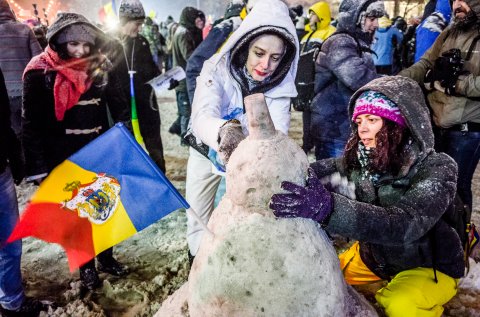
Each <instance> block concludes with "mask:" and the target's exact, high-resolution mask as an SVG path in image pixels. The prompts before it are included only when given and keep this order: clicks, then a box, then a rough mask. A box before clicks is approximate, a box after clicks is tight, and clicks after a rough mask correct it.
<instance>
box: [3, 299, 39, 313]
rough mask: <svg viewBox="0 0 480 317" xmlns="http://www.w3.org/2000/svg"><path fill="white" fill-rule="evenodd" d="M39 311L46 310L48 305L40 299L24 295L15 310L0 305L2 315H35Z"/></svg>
mask: <svg viewBox="0 0 480 317" xmlns="http://www.w3.org/2000/svg"><path fill="white" fill-rule="evenodd" d="M41 311H45V312H46V311H48V305H46V304H43V303H42V302H41V301H39V300H36V299H33V298H30V297H26V298H25V300H24V301H23V303H22V306H20V308H18V309H17V310H9V309H5V308H3V307H1V306H0V313H1V314H0V316H4V317H17V316H19V317H37V316H38V315H39V314H40V312H41Z"/></svg>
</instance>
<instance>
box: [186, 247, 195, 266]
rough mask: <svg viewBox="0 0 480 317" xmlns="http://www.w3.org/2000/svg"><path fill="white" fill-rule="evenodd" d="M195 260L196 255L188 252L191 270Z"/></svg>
mask: <svg viewBox="0 0 480 317" xmlns="http://www.w3.org/2000/svg"><path fill="white" fill-rule="evenodd" d="M193 260H195V255H192V254H191V253H190V251H188V263H190V269H191V268H192V264H193Z"/></svg>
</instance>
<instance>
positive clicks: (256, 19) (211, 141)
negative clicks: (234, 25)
mask: <svg viewBox="0 0 480 317" xmlns="http://www.w3.org/2000/svg"><path fill="white" fill-rule="evenodd" d="M265 31H274V32H276V33H277V34H279V35H280V36H282V37H283V38H284V39H285V40H286V41H287V42H286V43H287V50H286V53H285V55H284V56H283V58H282V61H281V62H280V65H279V66H278V68H277V70H276V71H275V73H274V74H273V75H272V78H271V80H270V82H269V84H267V85H266V86H264V87H263V88H262V89H263V90H261V91H255V90H254V91H250V92H248V91H247V92H245V84H244V83H242V81H241V80H239V79H238V77H236V76H235V74H234V68H233V67H232V66H233V65H232V63H231V55H232V54H234V53H235V52H236V51H238V50H239V48H240V47H243V46H244V45H248V43H249V42H250V40H252V39H253V38H254V37H256V36H258V35H260V34H263V33H264V32H265ZM298 48H299V44H298V39H297V36H296V30H295V26H294V25H293V23H292V21H291V19H290V17H289V13H288V8H287V6H286V5H285V4H284V3H283V2H281V1H280V0H263V1H260V2H258V3H256V4H255V6H254V7H253V9H252V11H251V12H250V13H249V14H248V15H247V16H246V18H245V20H244V21H243V22H242V24H241V25H240V27H239V28H238V29H237V31H235V32H234V33H233V34H232V35H231V36H230V38H229V39H228V40H227V42H226V43H225V44H224V46H223V47H222V48H221V50H220V52H219V53H217V54H215V55H214V56H212V57H211V58H210V59H209V60H207V61H206V62H205V63H204V66H203V69H202V72H201V73H200V76H199V77H198V78H197V89H196V90H195V96H194V98H193V104H192V117H191V120H192V129H193V132H194V134H195V136H196V137H197V138H199V139H200V140H202V141H203V143H205V144H207V145H208V146H209V147H211V148H213V149H214V150H215V151H217V150H218V143H217V138H218V130H219V129H220V126H222V125H223V124H224V123H225V122H226V119H224V118H227V117H228V118H236V119H238V120H240V122H241V123H242V127H243V130H244V133H245V134H248V130H247V126H248V124H247V117H246V115H245V113H244V109H243V108H244V105H243V98H244V97H245V94H246V93H256V92H262V93H264V95H265V100H266V102H267V106H268V110H269V111H270V116H271V117H272V120H273V124H274V125H275V128H276V129H277V130H279V131H281V132H283V133H285V134H287V133H288V128H289V126H290V98H292V97H295V96H296V95H297V91H296V89H295V83H294V79H295V75H296V72H297V63H298Z"/></svg>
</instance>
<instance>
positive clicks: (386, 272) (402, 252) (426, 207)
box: [312, 76, 464, 279]
mask: <svg viewBox="0 0 480 317" xmlns="http://www.w3.org/2000/svg"><path fill="white" fill-rule="evenodd" d="M366 90H374V91H377V92H380V93H382V94H384V95H385V96H387V97H388V98H389V99H391V100H392V101H393V102H395V104H396V105H397V106H398V107H399V109H400V111H401V112H402V115H403V117H404V118H405V120H406V123H407V127H408V128H409V129H410V131H411V134H412V142H411V143H409V144H408V145H407V146H406V148H405V150H404V153H405V156H404V158H405V160H404V163H403V164H402V166H401V168H400V171H399V173H398V175H391V174H386V175H382V177H381V178H380V179H379V184H378V185H377V186H374V185H373V184H372V182H371V181H370V180H361V178H362V177H361V176H360V171H359V169H357V168H355V169H353V170H349V171H347V169H346V167H345V166H344V163H343V161H342V159H333V158H332V159H326V160H321V161H318V162H315V163H312V167H313V169H314V170H315V172H316V173H317V175H318V176H319V177H323V176H325V175H330V174H331V173H333V172H337V171H338V172H340V174H342V175H343V176H347V178H348V179H349V180H350V181H352V182H354V183H355V185H356V200H351V199H349V198H347V197H345V196H342V195H340V194H336V193H332V195H333V206H334V210H333V213H332V214H331V217H330V219H329V222H328V225H327V227H326V229H327V230H328V231H330V232H332V233H338V234H340V235H342V236H345V237H350V238H352V239H356V240H358V241H359V242H360V255H361V258H362V260H363V261H364V263H365V264H366V265H367V267H368V268H369V269H370V270H371V271H373V272H374V273H375V274H376V275H378V276H379V277H382V278H384V279H389V278H391V277H393V276H394V275H396V274H397V273H399V272H401V271H404V270H408V269H413V268H416V267H430V268H431V267H433V268H435V269H436V270H439V271H441V272H443V273H445V274H447V275H449V276H451V277H453V278H460V277H462V276H463V273H464V261H463V249H462V245H461V242H460V238H459V237H458V234H457V233H456V231H455V230H454V229H453V228H452V227H450V226H449V225H448V224H447V223H446V222H445V221H444V220H443V219H441V217H442V215H443V214H444V213H445V212H446V211H447V209H448V207H449V206H451V205H452V202H453V199H454V196H455V191H456V181H457V165H456V163H455V162H454V161H453V159H452V158H450V157H449V156H448V155H446V154H444V153H435V151H434V150H433V145H434V137H433V132H432V127H431V124H430V116H429V113H428V108H427V106H426V104H425V102H424V98H423V94H422V91H421V89H420V87H419V86H418V84H417V83H416V82H414V81H413V80H411V79H409V78H405V77H401V76H395V77H382V78H379V79H376V80H374V81H372V82H371V83H369V84H368V85H366V86H364V87H362V88H361V89H360V90H358V91H357V92H356V93H355V95H354V96H353V97H352V99H351V101H350V104H349V115H350V117H351V116H352V113H353V109H354V106H355V100H356V99H357V98H358V97H359V96H360V94H361V93H362V92H364V91H366ZM352 130H353V131H354V132H353V133H357V132H356V127H355V125H354V123H352ZM432 278H433V276H432Z"/></svg>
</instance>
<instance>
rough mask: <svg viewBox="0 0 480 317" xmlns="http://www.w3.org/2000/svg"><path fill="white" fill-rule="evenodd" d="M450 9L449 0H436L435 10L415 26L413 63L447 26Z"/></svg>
mask: <svg viewBox="0 0 480 317" xmlns="http://www.w3.org/2000/svg"><path fill="white" fill-rule="evenodd" d="M451 13H452V9H451V8H450V0H438V1H437V5H436V6H435V12H433V13H432V14H430V15H429V16H428V17H427V18H426V19H425V20H423V22H422V23H421V24H420V25H419V26H418V27H417V30H416V32H415V33H416V40H415V43H416V44H415V45H416V47H415V63H416V62H418V61H419V60H420V58H421V57H422V56H423V54H425V52H426V51H427V50H428V49H429V48H430V47H431V46H432V45H433V42H435V39H436V38H437V37H438V35H439V34H440V33H441V32H442V31H443V30H444V29H445V28H446V27H447V25H448V23H449V22H450V17H451Z"/></svg>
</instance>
